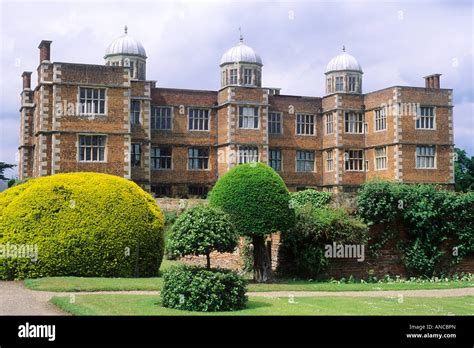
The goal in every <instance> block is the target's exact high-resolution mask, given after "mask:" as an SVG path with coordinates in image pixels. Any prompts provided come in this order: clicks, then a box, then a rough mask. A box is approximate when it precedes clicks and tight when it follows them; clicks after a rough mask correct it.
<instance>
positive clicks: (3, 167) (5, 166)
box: [0, 162, 15, 180]
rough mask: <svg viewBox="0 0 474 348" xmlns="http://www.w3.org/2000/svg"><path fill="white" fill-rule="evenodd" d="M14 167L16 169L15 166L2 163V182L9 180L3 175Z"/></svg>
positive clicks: (0, 167) (0, 173)
mask: <svg viewBox="0 0 474 348" xmlns="http://www.w3.org/2000/svg"><path fill="white" fill-rule="evenodd" d="M13 167H15V164H8V163H5V162H0V180H7V179H8V178H6V177H5V176H4V175H3V172H4V171H5V170H6V169H12V168H13Z"/></svg>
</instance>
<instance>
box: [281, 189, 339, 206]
mask: <svg viewBox="0 0 474 348" xmlns="http://www.w3.org/2000/svg"><path fill="white" fill-rule="evenodd" d="M290 197H291V199H290V205H291V206H292V207H293V208H295V209H299V208H302V207H304V206H307V205H310V206H311V207H313V208H322V207H325V206H327V205H328V204H329V202H331V198H332V194H331V193H330V192H323V191H316V190H313V189H307V190H303V191H298V192H291V193H290Z"/></svg>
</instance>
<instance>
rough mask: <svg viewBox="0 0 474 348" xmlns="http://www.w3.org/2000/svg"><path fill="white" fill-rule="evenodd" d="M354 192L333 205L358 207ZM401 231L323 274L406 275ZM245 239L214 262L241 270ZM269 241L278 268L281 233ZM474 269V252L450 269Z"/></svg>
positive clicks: (180, 203)
mask: <svg viewBox="0 0 474 348" xmlns="http://www.w3.org/2000/svg"><path fill="white" fill-rule="evenodd" d="M355 198H356V194H355V193H337V194H333V201H332V203H331V204H332V205H333V206H334V207H344V208H345V209H347V210H348V211H350V212H354V211H355V208H356V200H355ZM156 202H157V203H158V205H159V206H160V207H161V208H162V209H163V210H164V211H173V212H178V213H179V212H181V211H183V207H185V208H190V207H193V206H196V205H199V204H204V205H206V204H207V203H208V201H207V200H206V199H173V198H157V199H156ZM398 229H399V231H400V235H399V238H394V239H393V240H390V241H389V242H388V243H387V244H386V245H385V246H383V247H382V248H381V249H380V250H379V252H378V257H377V258H375V257H370V253H369V251H368V250H367V246H366V249H365V260H364V261H363V262H358V261H357V260H356V259H332V260H331V262H330V264H329V267H328V269H327V270H326V272H325V273H323V274H322V276H323V277H327V278H335V279H340V278H342V277H345V278H347V277H350V276H351V275H352V276H353V277H355V278H359V279H366V278H367V277H368V276H369V275H372V276H374V277H377V278H382V277H384V276H385V275H387V274H388V275H390V276H391V277H393V276H396V275H399V276H401V277H406V276H407V273H406V270H405V268H404V266H403V264H402V261H401V258H400V253H399V252H398V250H397V247H396V244H397V242H398V241H399V240H400V239H403V238H404V231H403V226H398ZM369 233H370V234H371V235H374V236H375V235H380V233H382V228H381V227H380V226H372V227H371V228H370V232H369ZM243 243H244V239H243V238H241V239H240V243H239V247H238V248H237V249H236V250H235V251H234V252H233V253H212V254H211V266H212V267H221V268H226V269H232V270H235V271H241V270H242V269H243V267H244V260H243V257H242V250H243V246H244V244H243ZM267 243H268V244H269V247H271V257H272V268H273V269H274V270H276V268H277V266H278V263H279V262H280V260H279V257H280V255H279V246H280V233H274V234H272V235H271V236H269V237H268V239H267ZM181 260H182V261H184V262H185V263H187V264H192V265H199V266H205V265H206V257H205V256H187V257H184V258H182V259H181ZM461 272H464V273H474V255H472V256H470V257H467V258H465V259H464V260H463V261H462V262H460V263H459V264H458V265H456V266H455V267H453V268H452V269H451V273H461Z"/></svg>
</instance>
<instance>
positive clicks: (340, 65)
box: [325, 46, 363, 94]
mask: <svg viewBox="0 0 474 348" xmlns="http://www.w3.org/2000/svg"><path fill="white" fill-rule="evenodd" d="M362 74H363V71H362V68H361V66H360V64H359V62H358V61H357V59H355V58H354V57H353V56H351V55H350V54H349V53H347V52H346V49H345V47H344V46H343V47H342V53H341V54H339V55H338V56H336V57H334V58H333V59H331V60H330V61H329V63H328V65H327V66H326V72H325V75H326V94H331V93H353V94H358V93H362Z"/></svg>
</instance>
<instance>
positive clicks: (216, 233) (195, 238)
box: [167, 206, 239, 269]
mask: <svg viewBox="0 0 474 348" xmlns="http://www.w3.org/2000/svg"><path fill="white" fill-rule="evenodd" d="M238 237H239V235H238V233H237V230H236V229H235V228H234V225H233V224H232V221H231V220H230V218H229V216H228V215H227V214H226V213H224V212H223V211H222V210H220V209H218V208H214V207H205V206H196V207H193V208H190V209H187V210H186V211H185V212H184V213H182V214H181V215H180V216H179V217H178V219H177V220H176V222H175V223H174V224H173V227H172V229H171V232H170V236H169V239H168V245H167V249H168V251H169V252H170V253H171V254H173V255H177V256H185V255H206V258H207V269H211V257H210V254H211V252H212V251H218V252H232V251H233V250H234V249H235V247H236V246H237V243H238Z"/></svg>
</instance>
